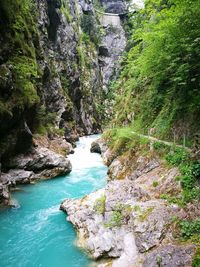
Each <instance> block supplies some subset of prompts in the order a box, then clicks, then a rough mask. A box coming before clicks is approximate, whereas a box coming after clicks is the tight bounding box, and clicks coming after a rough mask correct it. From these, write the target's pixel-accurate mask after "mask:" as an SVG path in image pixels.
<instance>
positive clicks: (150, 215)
mask: <svg viewBox="0 0 200 267" xmlns="http://www.w3.org/2000/svg"><path fill="white" fill-rule="evenodd" d="M107 150H108V148H107V146H106V144H105V141H104V140H102V139H100V140H98V141H96V142H95V143H93V144H92V151H93V152H97V153H101V154H102V156H103V157H105V155H106V152H107ZM109 153H111V152H109ZM113 158H114V157H113ZM121 160H122V158H116V159H114V160H113V159H112V161H110V169H109V172H110V173H111V175H112V176H113V179H112V180H111V179H109V180H108V184H107V186H106V187H105V188H104V189H100V190H98V191H96V192H94V193H92V194H89V195H87V196H86V197H84V198H82V199H75V200H73V199H67V200H65V201H64V202H63V203H62V204H61V209H62V210H63V211H65V212H66V213H67V220H68V221H70V222H71V223H72V224H73V225H74V226H75V227H76V229H77V231H78V241H77V242H78V245H79V246H80V247H82V248H84V249H86V250H87V251H89V253H90V255H91V256H92V257H93V258H94V259H107V258H108V259H109V260H108V261H107V262H106V261H103V262H99V263H97V264H96V265H97V266H99V267H107V266H113V267H121V266H123V267H130V266H137V267H147V266H152V267H156V266H166V267H178V266H181V267H189V266H192V265H191V263H192V258H193V256H194V254H195V251H196V247H195V246H193V245H181V244H178V242H177V240H176V239H175V238H174V236H173V234H172V229H171V227H172V225H173V218H175V217H176V218H179V219H181V220H182V219H184V218H186V216H187V211H184V210H183V209H182V208H180V207H178V206H177V205H174V204H171V205H170V204H169V203H167V201H166V200H163V199H160V197H159V196H160V194H161V193H163V192H164V191H166V192H170V188H171V186H174V190H175V191H177V192H179V191H180V184H179V183H178V182H175V177H176V176H177V175H178V174H179V173H178V170H177V169H176V168H172V169H166V168H164V167H163V166H162V163H161V162H159V161H158V160H157V159H156V158H150V159H149V158H148V159H147V158H144V157H143V158H141V157H139V158H138V159H137V161H138V162H136V164H135V165H134V166H135V170H134V168H131V170H129V171H128V172H127V169H126V168H127V166H130V162H127V165H124V164H123V162H122V161H121ZM127 160H128V161H130V158H129V159H127ZM123 168H125V169H124V170H123V171H122V169H123ZM122 172H126V175H124V176H123V179H119V175H121V173H122ZM127 173H128V175H127ZM133 177H134V178H133ZM196 209H197V210H198V208H197V207H196V208H195V207H193V208H190V211H192V210H193V211H192V212H195V214H198V212H197V210H196ZM188 214H190V213H189V212H188ZM190 216H191V214H190ZM158 264H160V265H158Z"/></svg>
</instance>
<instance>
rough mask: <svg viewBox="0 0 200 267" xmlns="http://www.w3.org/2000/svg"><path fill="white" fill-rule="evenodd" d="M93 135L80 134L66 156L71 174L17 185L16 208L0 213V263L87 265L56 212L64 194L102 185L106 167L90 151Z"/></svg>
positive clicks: (85, 191)
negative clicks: (72, 152) (78, 139)
mask: <svg viewBox="0 0 200 267" xmlns="http://www.w3.org/2000/svg"><path fill="white" fill-rule="evenodd" d="M95 138H97V137H96V136H95V135H94V136H89V137H81V138H80V141H79V142H78V143H77V147H76V148H75V149H74V150H75V153H74V154H71V155H69V156H68V157H69V160H70V162H71V163H72V172H71V173H70V174H68V175H64V176H60V177H57V178H56V179H51V180H48V181H46V180H45V181H41V182H38V183H36V184H34V185H18V188H19V189H20V190H18V191H16V192H13V193H12V201H14V202H15V206H16V208H7V209H4V210H1V212H0V236H1V238H0V258H1V267H7V266H18V267H19V266H26V267H29V266H31V267H36V266H37V267H38V266H42V267H46V266H48V267H55V266H59V267H65V266H66V264H67V266H70V267H79V266H87V265H88V264H89V263H90V260H89V259H88V257H87V255H85V254H84V253H83V251H81V250H80V249H79V248H77V246H76V245H75V240H76V234H75V231H74V229H73V227H72V225H71V224H70V223H68V222H66V220H65V215H64V214H63V212H62V211H60V210H59V203H60V202H61V201H62V200H63V199H64V198H65V197H66V196H67V197H69V198H78V197H83V196H85V195H87V194H89V193H90V192H92V191H95V190H97V189H98V188H101V187H103V186H104V185H105V176H106V171H107V168H106V166H105V165H104V164H103V161H102V159H101V157H100V155H94V154H91V153H90V144H91V143H92V142H93V141H94V140H95ZM36 248H37V249H36Z"/></svg>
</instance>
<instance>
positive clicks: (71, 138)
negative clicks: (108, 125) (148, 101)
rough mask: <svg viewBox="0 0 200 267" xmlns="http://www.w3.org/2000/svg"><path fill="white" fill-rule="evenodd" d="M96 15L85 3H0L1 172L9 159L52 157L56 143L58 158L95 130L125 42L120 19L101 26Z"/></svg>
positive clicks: (57, 0)
mask: <svg viewBox="0 0 200 267" xmlns="http://www.w3.org/2000/svg"><path fill="white" fill-rule="evenodd" d="M99 16H100V15H97V14H96V13H95V10H94V7H93V5H92V4H91V3H90V2H87V1H77V0H70V1H66V0H62V1H61V0H40V1H37V0H35V1H25V0H23V1H21V0H20V1H19V0H17V1H13V0H9V1H3V0H2V1H0V162H1V169H2V171H3V172H4V173H5V172H7V171H8V170H9V169H10V165H9V164H8V162H10V158H12V157H14V156H15V155H17V154H20V157H22V155H23V154H24V155H25V157H27V155H28V156H30V155H33V157H35V156H37V153H38V152H37V151H36V150H37V149H39V150H40V149H42V147H47V148H48V149H52V150H54V152H57V153H59V152H60V150H62V149H58V147H59V144H60V146H64V147H66V152H65V153H64V155H65V156H66V153H67V152H69V151H71V148H70V145H69V144H67V142H70V143H72V144H74V142H75V141H76V140H77V138H78V136H80V135H84V134H92V133H97V132H100V131H101V120H102V115H103V113H104V111H103V112H102V110H103V101H104V97H105V94H106V92H105V88H106V86H107V84H108V81H109V79H110V77H111V76H112V75H114V73H115V69H116V68H117V67H118V66H119V64H115V62H116V61H117V60H118V58H116V57H115V56H113V53H117V54H120V53H122V51H123V50H124V48H125V45H126V39H125V37H124V31H123V28H122V27H121V24H120V21H119V25H115V27H113V26H112V25H109V24H108V25H102V24H101V22H100V17H99ZM105 43H106V44H105ZM115 43H118V47H117V51H115V52H113V51H112V50H110V48H111V47H112V46H113V45H115ZM105 46H106V48H105ZM106 49H107V50H106ZM105 50H106V51H107V52H106V53H105ZM41 135H42V136H43V138H41ZM41 140H43V141H42V142H41ZM56 140H58V141H56ZM55 143H57V144H56V145H55ZM52 144H53V145H52ZM34 146H35V148H34ZM37 147H38V148H37ZM52 153H53V152H52ZM62 153H63V152H62ZM55 157H57V155H55ZM15 168H17V166H15ZM20 168H21V167H20ZM23 168H25V167H23ZM23 168H22V169H23ZM44 168H45V167H44ZM47 169H48V168H47ZM54 174H55V173H54V172H52V175H51V177H53V176H54ZM57 174H59V173H58V172H57ZM6 184H7V182H6Z"/></svg>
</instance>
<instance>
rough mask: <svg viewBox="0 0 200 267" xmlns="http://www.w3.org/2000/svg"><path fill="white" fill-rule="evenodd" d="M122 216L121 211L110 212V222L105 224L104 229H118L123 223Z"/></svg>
mask: <svg viewBox="0 0 200 267" xmlns="http://www.w3.org/2000/svg"><path fill="white" fill-rule="evenodd" d="M123 219H124V216H123V214H122V212H121V211H118V210H114V211H112V214H111V218H110V221H109V222H108V223H106V225H105V226H106V227H109V228H112V227H120V226H121V225H122V223H123Z"/></svg>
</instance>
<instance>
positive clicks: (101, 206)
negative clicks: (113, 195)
mask: <svg viewBox="0 0 200 267" xmlns="http://www.w3.org/2000/svg"><path fill="white" fill-rule="evenodd" d="M105 203H106V196H105V195H103V196H102V197H100V198H98V199H97V200H96V202H95V205H94V209H95V211H96V212H97V213H98V214H104V212H105Z"/></svg>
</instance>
